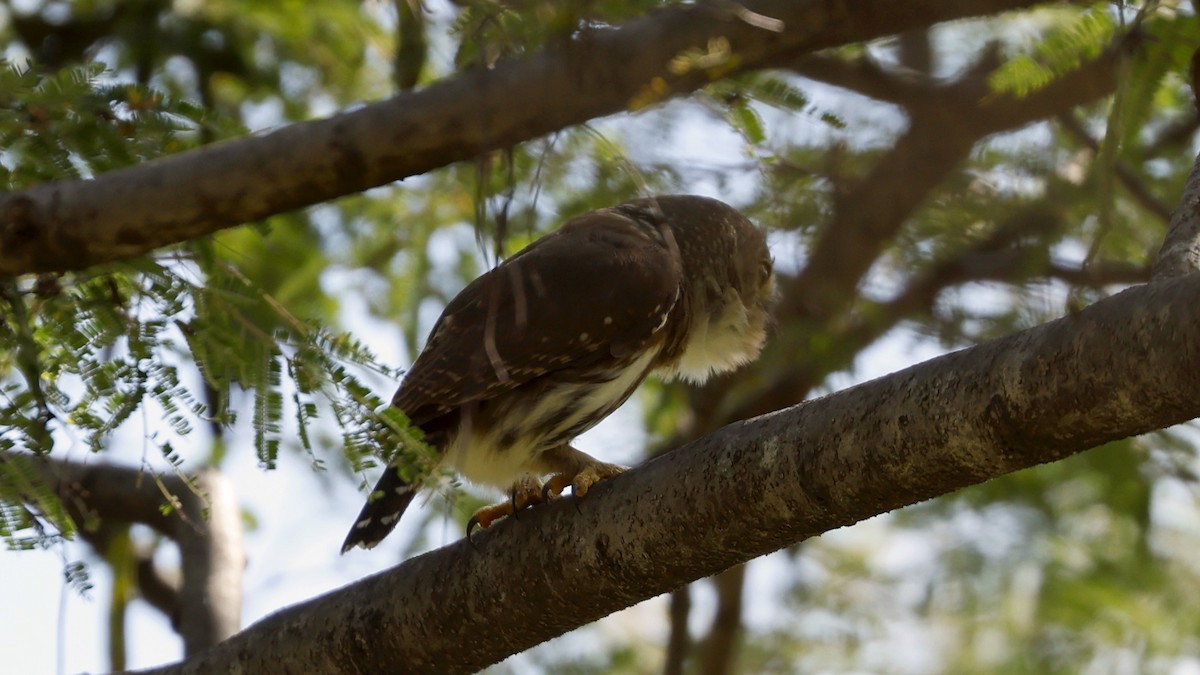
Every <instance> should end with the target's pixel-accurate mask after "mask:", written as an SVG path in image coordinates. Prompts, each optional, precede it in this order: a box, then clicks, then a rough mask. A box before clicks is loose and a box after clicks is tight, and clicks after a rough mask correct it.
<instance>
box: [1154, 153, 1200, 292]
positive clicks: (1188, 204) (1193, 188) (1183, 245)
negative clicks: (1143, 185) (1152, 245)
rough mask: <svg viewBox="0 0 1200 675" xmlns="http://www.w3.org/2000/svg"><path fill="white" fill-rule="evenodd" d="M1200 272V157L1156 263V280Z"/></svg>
mask: <svg viewBox="0 0 1200 675" xmlns="http://www.w3.org/2000/svg"><path fill="white" fill-rule="evenodd" d="M1196 270H1200V156H1197V157H1196V163H1195V164H1194V165H1193V166H1192V172H1191V173H1190V174H1189V175H1188V178H1187V183H1186V184H1185V185H1184V186H1183V196H1182V197H1180V198H1179V205H1178V206H1176V207H1175V211H1174V212H1173V213H1172V214H1171V223H1170V225H1169V226H1168V227H1167V236H1166V237H1165V238H1164V239H1163V245H1162V248H1160V249H1159V251H1158V260H1156V261H1155V262H1154V277H1153V278H1154V280H1155V281H1158V280H1161V279H1169V278H1171V277H1177V276H1181V275H1184V274H1190V273H1192V272H1195V271H1196Z"/></svg>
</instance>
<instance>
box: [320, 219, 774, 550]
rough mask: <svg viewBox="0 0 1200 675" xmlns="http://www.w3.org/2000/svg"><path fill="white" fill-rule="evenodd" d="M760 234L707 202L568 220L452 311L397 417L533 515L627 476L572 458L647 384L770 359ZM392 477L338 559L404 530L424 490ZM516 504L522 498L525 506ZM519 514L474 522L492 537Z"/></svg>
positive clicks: (500, 509)
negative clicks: (545, 500) (544, 493)
mask: <svg viewBox="0 0 1200 675" xmlns="http://www.w3.org/2000/svg"><path fill="white" fill-rule="evenodd" d="M772 289H773V276H772V273H771V259H770V256H769V254H768V252H767V247H766V242H765V239H764V237H763V234H762V233H761V232H760V231H759V230H758V229H757V228H755V227H754V226H753V225H752V224H751V223H750V222H749V221H748V220H746V219H745V217H743V216H742V215H741V214H739V213H738V212H737V211H735V210H734V209H732V208H730V207H729V206H727V205H725V204H723V203H721V202H719V201H716V200H713V199H707V198H703V197H693V196H664V197H657V198H650V199H639V200H635V201H631V202H626V203H624V204H621V205H619V206H615V207H613V208H609V209H601V210H598V211H593V212H591V213H588V214H585V215H583V216H579V217H577V218H574V219H572V220H570V221H568V222H567V223H566V224H564V225H563V226H562V227H561V228H560V229H559V230H557V231H556V232H553V233H551V234H549V235H546V236H545V237H542V238H541V239H539V240H537V241H535V242H534V243H532V244H530V245H529V246H528V247H526V248H525V249H524V250H522V251H521V252H519V253H517V254H516V255H514V256H513V257H511V258H509V259H508V260H506V261H505V262H504V263H502V264H501V265H499V266H498V267H496V268H495V269H493V270H491V271H489V272H487V273H486V274H484V275H483V276H481V277H479V278H478V279H476V280H475V281H473V282H472V283H471V284H469V285H468V286H467V287H466V288H465V289H463V291H462V292H461V293H459V294H458V295H457V296H456V297H455V298H454V299H453V300H451V302H450V303H449V304H448V305H447V306H446V309H445V311H444V312H443V313H442V316H441V317H440V318H439V319H438V321H437V323H436V324H435V325H434V328H433V330H432V331H431V333H430V337H429V341H428V343H427V344H426V346H425V349H424V350H423V351H422V352H421V354H420V356H418V357H417V360H416V362H415V363H414V364H413V366H412V368H411V369H410V370H409V372H408V374H407V376H406V377H405V378H404V381H403V382H402V383H401V385H400V388H399V390H398V391H397V392H396V394H395V396H394V397H393V399H392V404H393V405H394V406H396V407H397V408H399V409H400V410H401V411H403V412H404V413H405V414H406V415H407V416H408V418H409V419H410V420H411V421H412V423H413V424H415V425H416V426H418V427H420V428H421V429H422V430H423V431H424V432H425V435H426V439H427V441H428V443H429V444H430V445H431V446H432V447H433V448H434V449H435V450H436V451H437V452H438V453H439V454H440V455H441V457H442V461H443V462H444V463H445V464H447V465H449V466H451V467H453V468H454V469H455V470H456V471H458V472H459V473H460V474H461V475H463V476H464V477H465V478H467V479H468V480H471V481H473V482H477V483H481V484H485V485H492V486H496V487H500V488H508V486H510V485H512V486H513V489H512V492H511V494H512V495H513V499H512V501H521V502H522V503H534V502H536V501H539V498H538V495H540V493H541V491H540V489H539V488H540V479H541V478H542V477H543V476H546V475H547V474H554V476H553V477H552V479H551V481H550V484H549V485H550V487H551V488H553V489H551V494H555V493H556V490H561V489H562V488H563V487H565V486H567V485H571V486H573V487H574V489H575V492H576V494H583V493H586V491H587V488H588V487H589V486H590V484H591V483H592V482H594V481H595V480H599V479H602V478H606V477H608V476H611V475H615V474H616V473H618V472H620V471H621V470H623V468H622V467H617V466H614V465H611V464H604V463H602V462H599V461H597V460H595V459H593V458H591V457H589V456H588V455H586V454H584V453H582V452H580V451H578V450H576V449H574V448H572V447H571V446H570V445H569V444H570V442H571V441H572V439H574V438H575V436H577V435H579V434H580V433H583V432H584V431H586V430H587V429H590V428H591V427H592V426H594V425H595V424H596V423H597V422H599V421H600V420H601V419H603V418H604V417H606V416H607V415H609V414H610V413H612V411H614V410H615V409H616V408H617V407H619V406H620V405H621V404H622V403H624V402H625V400H626V399H628V398H629V396H630V395H631V394H632V393H633V391H634V390H635V389H636V388H637V386H638V384H640V383H641V381H642V380H643V379H644V378H645V377H646V375H647V374H649V373H650V372H652V371H657V372H660V373H661V374H663V375H664V376H668V377H682V378H685V379H688V380H691V381H695V382H701V381H703V380H704V379H705V378H707V377H708V376H709V374H711V373H712V372H719V371H724V370H730V369H732V368H735V367H737V366H738V365H740V364H742V363H745V362H746V361H748V360H750V359H752V358H754V356H756V355H757V354H758V351H759V349H760V348H761V345H762V342H763V339H764V335H765V324H766V316H767V312H766V302H767V300H768V298H769V297H770V296H771V294H772ZM400 474H401V471H400V470H399V469H398V468H396V467H389V468H388V469H387V470H385V472H384V474H383V476H382V477H381V478H380V480H379V483H378V484H377V485H376V487H375V490H374V491H373V492H372V496H371V498H370V499H369V500H368V503H367V505H366V506H364V507H363V510H362V513H361V514H360V515H359V518H358V520H357V521H356V523H355V526H354V527H353V528H352V529H351V531H350V534H349V535H348V536H347V537H346V541H345V543H344V545H343V548H342V550H343V552H345V551H347V550H349V549H350V548H352V547H354V546H363V547H365V548H371V547H372V546H374V545H375V544H377V543H378V542H379V541H380V540H381V539H383V537H385V536H386V535H387V534H388V533H389V532H391V530H392V529H393V528H394V527H395V524H396V522H397V521H398V519H399V516H400V514H402V513H403V511H404V509H405V508H407V506H408V504H409V502H410V501H411V500H412V498H413V496H414V494H415V492H416V490H417V488H418V487H419V486H420V482H419V481H409V480H405V479H404V478H403V477H402V476H401V475H400ZM518 492H519V493H520V499H518V496H517V494H518ZM512 508H513V507H512V505H511V504H508V505H498V506H497V507H495V508H494V510H493V511H488V512H486V513H484V512H481V513H480V514H477V518H476V520H478V522H480V523H481V524H482V525H484V526H486V525H487V524H488V523H489V522H490V520H491V519H494V517H496V516H497V515H503V514H504V513H507V512H511V510H512Z"/></svg>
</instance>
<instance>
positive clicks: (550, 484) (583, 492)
mask: <svg viewBox="0 0 1200 675" xmlns="http://www.w3.org/2000/svg"><path fill="white" fill-rule="evenodd" d="M628 470H629V467H627V466H621V465H619V464H606V463H604V462H595V463H593V464H588V465H587V466H584V467H583V468H582V469H580V470H579V471H578V472H576V473H574V474H571V473H556V474H554V475H553V476H550V479H549V480H547V481H546V484H545V485H544V486H543V487H542V499H543V500H544V501H553V500H555V499H558V498H559V497H561V496H562V491H563V490H565V489H567V488H568V487H570V488H571V493H572V494H574V495H575V496H576V497H580V498H582V497H586V496H587V493H588V491H589V490H591V489H592V486H593V485H595V484H596V483H599V482H600V481H602V480H606V479H609V478H612V477H613V476H619V475H621V474H622V473H625V472H626V471H628ZM576 507H578V503H576Z"/></svg>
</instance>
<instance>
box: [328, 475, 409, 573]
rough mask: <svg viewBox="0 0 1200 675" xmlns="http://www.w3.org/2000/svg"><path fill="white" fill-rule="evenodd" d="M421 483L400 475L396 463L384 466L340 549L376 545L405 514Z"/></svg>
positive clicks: (343, 551)
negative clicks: (405, 478) (412, 481)
mask: <svg viewBox="0 0 1200 675" xmlns="http://www.w3.org/2000/svg"><path fill="white" fill-rule="evenodd" d="M420 487H421V484H420V482H417V483H415V484H413V483H409V482H407V481H405V480H404V479H403V478H401V477H400V471H399V469H398V468H397V467H395V466H389V467H388V468H387V469H385V470H384V472H383V475H382V476H380V477H379V482H378V483H376V484H375V489H374V490H372V491H371V494H370V496H369V497H367V503H366V504H365V505H364V506H363V508H362V511H360V512H359V514H358V519H357V520H355V521H354V527H352V528H350V533H349V534H347V535H346V541H345V542H343V543H342V553H345V552H346V551H349V550H350V549H352V548H354V547H355V546H361V547H363V548H368V549H369V548H375V545H376V544H378V543H379V542H381V541H383V538H384V537H386V536H388V534H390V533H391V531H392V530H394V529H395V528H396V523H398V522H400V516H402V515H404V510H405V509H407V508H408V505H409V503H410V502H412V500H413V497H414V496H416V494H417V489H418V488H420Z"/></svg>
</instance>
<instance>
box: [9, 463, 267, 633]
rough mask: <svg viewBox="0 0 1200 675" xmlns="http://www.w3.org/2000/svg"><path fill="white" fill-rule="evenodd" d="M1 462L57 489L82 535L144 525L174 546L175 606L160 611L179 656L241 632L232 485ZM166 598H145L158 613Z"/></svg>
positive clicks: (113, 469)
mask: <svg viewBox="0 0 1200 675" xmlns="http://www.w3.org/2000/svg"><path fill="white" fill-rule="evenodd" d="M0 460H3V461H13V462H25V463H28V464H30V465H31V466H32V467H33V468H34V469H35V470H36V471H37V472H38V473H39V474H40V475H41V476H42V478H43V480H45V481H46V483H47V484H48V485H52V486H56V489H57V490H58V493H59V495H60V497H61V499H62V502H63V505H64V506H65V507H66V508H67V510H68V512H69V513H70V514H71V517H72V518H73V519H74V520H75V522H76V523H78V524H79V527H80V528H81V529H82V528H85V527H87V524H88V522H89V521H95V520H99V522H100V523H102V524H113V523H142V524H144V525H149V526H150V527H153V528H154V529H155V530H158V531H159V532H161V533H163V534H164V535H166V536H168V537H170V538H171V539H172V540H173V541H174V542H175V543H176V544H177V545H178V546H179V557H180V561H181V566H182V575H181V577H182V578H181V580H180V585H179V588H178V589H177V594H176V595H174V598H173V599H175V600H177V602H178V604H177V605H175V606H174V607H172V608H170V609H169V610H165V609H164V611H167V614H168V615H169V616H170V617H171V623H172V626H173V627H174V628H175V629H176V631H177V632H178V633H179V634H180V636H181V637H182V638H183V641H184V651H185V653H187V654H189V655H190V654H195V653H197V652H199V651H201V650H203V649H206V648H208V647H211V646H212V645H215V644H217V643H219V642H220V641H222V640H224V639H226V638H228V637H229V636H230V635H233V634H234V633H236V632H237V631H238V629H239V628H240V627H241V607H242V597H241V592H242V591H241V588H242V583H241V577H242V571H243V569H244V568H245V566H246V563H245V555H244V553H243V552H242V543H241V537H242V525H241V511H240V510H239V508H238V505H237V500H236V499H234V496H233V487H232V484H231V483H230V482H229V480H228V479H227V478H225V476H224V475H222V474H221V473H220V472H219V471H217V470H215V469H204V470H202V471H201V472H200V473H198V474H197V475H196V477H195V481H194V484H189V483H188V482H187V481H186V480H184V479H183V478H181V477H179V476H176V475H163V476H154V475H152V474H151V473H149V472H147V471H142V470H139V469H134V468H129V467H122V466H115V465H112V464H83V463H80V462H73V461H67V460H56V459H49V458H46V457H35V456H31V455H24V454H17V453H3V454H2V455H0ZM164 493H165V494H164ZM167 495H170V496H171V499H170V500H168V497H167ZM168 501H171V502H174V504H173V510H172V511H171V512H170V513H164V512H163V510H162V506H163V504H164V503H168ZM153 590H155V591H158V590H163V589H159V588H157V587H155V588H153ZM166 597H168V596H166V595H162V594H160V595H158V596H156V597H154V598H151V601H152V604H155V606H156V607H157V606H159V604H158V602H161V601H163V600H164V598H166ZM160 609H162V607H160Z"/></svg>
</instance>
